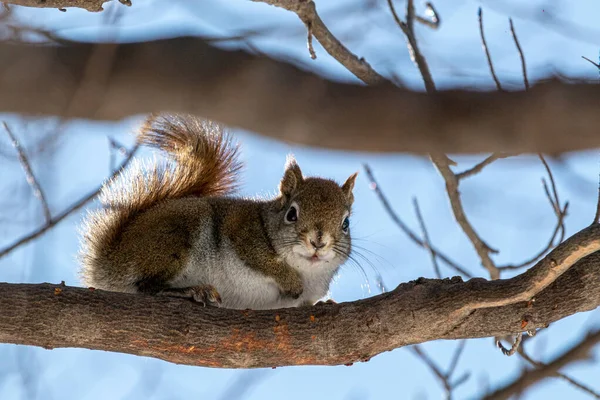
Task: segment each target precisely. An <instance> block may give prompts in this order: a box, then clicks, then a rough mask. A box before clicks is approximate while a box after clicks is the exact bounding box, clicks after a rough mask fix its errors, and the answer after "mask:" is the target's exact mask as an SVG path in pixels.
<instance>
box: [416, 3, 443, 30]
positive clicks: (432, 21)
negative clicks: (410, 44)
mask: <svg viewBox="0 0 600 400" xmlns="http://www.w3.org/2000/svg"><path fill="white" fill-rule="evenodd" d="M425 12H426V13H427V14H430V17H431V18H423V17H421V16H419V15H415V20H416V21H417V22H418V23H420V24H422V25H425V26H427V27H429V28H431V29H438V28H439V27H440V24H441V22H442V21H441V20H440V15H439V14H438V12H437V10H436V9H435V7H434V6H433V3H430V2H427V3H425Z"/></svg>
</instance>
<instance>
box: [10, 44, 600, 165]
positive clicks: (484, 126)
mask: <svg viewBox="0 0 600 400" xmlns="http://www.w3.org/2000/svg"><path fill="white" fill-rule="evenodd" d="M98 46H100V47H102V46H115V48H114V49H113V48H110V49H106V53H111V52H112V53H111V56H112V57H113V58H112V61H113V64H112V68H111V70H110V71H109V73H108V76H107V77H106V82H105V84H103V85H101V86H100V85H98V87H96V89H95V90H96V93H95V95H94V96H91V95H90V96H89V98H88V96H86V101H87V103H88V104H81V105H79V106H78V107H71V108H72V110H71V112H70V114H69V115H67V117H71V118H90V119H97V120H116V119H120V118H124V117H127V116H130V115H135V114H140V113H148V112H154V111H165V110H169V111H180V112H189V113H193V114H197V115H201V116H203V117H206V118H209V119H213V120H216V121H219V122H221V123H224V124H226V125H228V126H230V127H240V128H243V129H247V130H251V131H254V132H257V133H259V134H262V135H265V136H268V137H272V138H275V139H279V140H284V141H288V142H293V143H297V144H303V145H310V146H319V147H322V148H335V149H340V150H360V151H378V152H412V153H421V154H425V153H428V152H431V151H433V150H437V151H444V152H453V153H479V152H494V151H505V152H513V153H518V152H546V153H552V154H556V153H561V152H566V151H575V150H582V149H586V148H595V147H600V135H597V134H596V133H597V129H598V126H600V113H598V112H597V110H598V108H600V96H598V93H599V90H600V89H598V86H597V85H587V84H562V83H558V82H551V83H545V84H539V85H536V86H533V87H532V88H531V90H530V91H528V92H510V93H495V92H480V91H464V90H449V91H440V92H437V93H434V94H429V95H427V94H424V93H418V92H412V91H409V90H405V89H401V88H397V87H393V86H392V85H389V84H384V85H378V86H370V87H364V86H359V85H351V84H343V83H334V82H331V81H327V80H324V79H322V78H319V77H317V76H316V75H314V74H310V73H307V72H303V71H300V70H299V69H297V68H295V67H292V66H290V65H288V64H285V63H283V62H277V61H273V60H269V59H266V58H264V57H254V56H251V55H249V54H246V53H244V52H241V51H237V52H230V51H225V50H220V49H217V48H214V47H211V46H210V45H208V44H206V43H204V42H203V41H202V40H200V39H193V38H178V39H169V40H157V41H151V42H145V43H127V44H118V45H113V44H106V45H97V44H91V43H87V44H85V43H81V44H76V45H68V46H61V47H57V46H40V45H26V44H20V45H10V44H1V45H0V76H2V77H3V79H2V81H1V82H0V109H1V110H3V111H4V112H16V113H23V114H34V115H63V114H64V113H65V110H67V109H68V107H69V104H71V101H72V99H73V96H74V95H75V94H76V92H77V89H78V87H79V85H80V83H81V81H82V79H83V74H84V71H85V69H86V65H87V63H88V60H89V58H90V56H91V55H92V53H93V50H94V49H95V48H97V47H98ZM98 53H100V54H104V51H98ZM177 60H178V61H177ZM103 83H104V82H103ZM574 121H575V122H574ZM574 123H575V126H574V125H573V124H574ZM367 132H368V134H366V133H367ZM564 132H570V134H569V135H565V134H564Z"/></svg>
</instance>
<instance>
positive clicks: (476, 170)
mask: <svg viewBox="0 0 600 400" xmlns="http://www.w3.org/2000/svg"><path fill="white" fill-rule="evenodd" d="M512 156H513V154H509V153H493V154H491V155H490V156H488V157H487V158H486V159H485V160H483V161H482V162H480V163H478V164H477V165H475V166H474V167H473V168H469V169H468V170H466V171H463V172H459V173H457V174H456V178H457V179H458V180H461V179H465V178H468V177H469V176H472V175H475V174H478V173H480V172H481V170H483V169H484V168H485V167H487V166H488V165H490V164H491V163H493V162H494V161H496V160H499V159H501V158H507V157H512Z"/></svg>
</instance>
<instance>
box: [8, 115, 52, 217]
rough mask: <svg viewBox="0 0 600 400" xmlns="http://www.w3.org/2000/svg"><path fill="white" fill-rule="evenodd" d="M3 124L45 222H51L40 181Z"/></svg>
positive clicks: (18, 144)
mask: <svg viewBox="0 0 600 400" xmlns="http://www.w3.org/2000/svg"><path fill="white" fill-rule="evenodd" d="M3 125H4V130H5V131H6V134H7V135H8V137H9V139H10V141H11V143H12V146H13V147H14V148H15V150H16V151H17V155H18V156H19V162H20V163H21V166H22V167H23V171H25V176H26V177H27V183H29V186H31V189H32V190H33V195H34V196H35V197H36V198H37V199H38V200H39V201H40V204H41V206H42V211H43V213H44V218H45V219H46V224H49V223H51V222H52V214H51V213H50V207H48V201H47V200H46V195H45V194H44V191H43V190H42V187H41V186H40V183H39V182H38V180H37V178H36V177H35V175H34V173H33V170H32V169H31V164H30V163H29V159H28V158H27V154H25V150H23V148H22V147H21V144H20V143H19V141H18V140H17V138H16V137H15V135H14V134H13V132H12V130H11V129H10V127H9V126H8V124H7V123H6V122H3Z"/></svg>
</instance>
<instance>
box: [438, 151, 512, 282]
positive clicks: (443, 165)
mask: <svg viewBox="0 0 600 400" xmlns="http://www.w3.org/2000/svg"><path fill="white" fill-rule="evenodd" d="M431 161H432V162H433V164H434V165H435V167H436V168H437V169H438V171H439V172H440V175H442V178H443V179H444V182H445V183H446V191H447V192H448V199H449V200H450V206H451V207H452V213H453V214H454V218H455V219H456V222H457V223H458V225H459V226H460V227H461V228H462V230H463V231H464V232H465V235H467V237H468V238H469V240H470V241H471V243H472V244H473V247H474V248H475V251H476V252H477V255H478V256H479V259H480V260H481V264H482V265H483V267H484V268H485V269H486V270H487V271H488V273H489V274H490V277H491V278H492V279H498V278H500V271H499V270H498V268H497V267H496V264H494V262H493V261H492V259H491V257H490V253H496V252H497V250H494V249H492V248H491V247H490V246H489V245H488V244H487V243H485V242H484V241H483V240H482V239H481V238H480V237H479V235H478V234H477V232H475V229H474V228H473V226H472V225H471V223H470V222H469V221H468V220H467V216H466V214H465V210H464V208H463V205H462V200H461V199H460V192H459V191H458V181H459V179H458V177H457V176H456V174H454V172H452V170H451V169H450V165H449V164H448V161H447V158H446V157H443V156H440V155H436V154H432V155H431Z"/></svg>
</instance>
